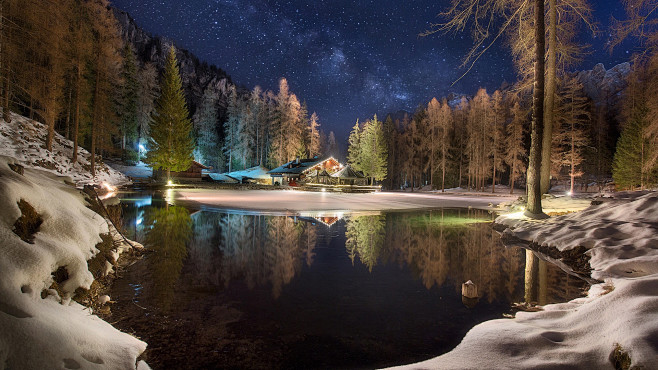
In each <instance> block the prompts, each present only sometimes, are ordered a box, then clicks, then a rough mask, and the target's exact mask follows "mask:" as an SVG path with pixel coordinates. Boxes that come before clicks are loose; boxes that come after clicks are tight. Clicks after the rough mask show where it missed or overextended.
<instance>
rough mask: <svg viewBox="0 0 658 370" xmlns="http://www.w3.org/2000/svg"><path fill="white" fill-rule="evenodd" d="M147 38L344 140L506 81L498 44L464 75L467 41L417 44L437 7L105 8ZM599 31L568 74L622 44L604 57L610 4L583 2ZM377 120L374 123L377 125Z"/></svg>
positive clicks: (247, 0)
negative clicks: (283, 82)
mask: <svg viewBox="0 0 658 370" xmlns="http://www.w3.org/2000/svg"><path fill="white" fill-rule="evenodd" d="M111 2H112V4H113V5H114V6H116V7H118V8H119V9H122V10H125V11H127V12H128V13H129V14H130V15H131V16H132V17H133V18H134V19H135V21H136V22H137V24H138V25H139V26H140V27H142V28H143V29H145V30H146V31H148V32H150V33H151V34H153V35H160V36H165V37H167V38H169V39H172V40H174V42H175V43H176V44H177V46H179V47H182V48H185V49H188V50H190V51H191V52H192V53H194V54H195V55H197V57H199V58H200V59H201V60H203V61H207V62H208V63H210V64H215V65H216V66H218V67H220V68H222V69H224V70H225V71H227V72H228V73H229V75H231V77H232V79H233V81H234V82H235V83H237V84H238V85H242V86H245V87H247V88H250V89H251V88H253V87H254V86H255V85H260V86H261V87H262V88H263V89H270V90H274V91H276V90H277V87H278V80H279V78H281V77H285V78H287V79H288V83H289V85H290V89H291V91H292V92H294V93H295V94H296V95H297V96H298V97H299V98H300V100H305V101H306V103H307V104H308V108H309V111H310V112H317V113H318V115H319V117H320V123H321V127H322V128H323V129H324V130H325V131H326V132H328V131H329V130H333V131H335V133H336V136H337V138H338V139H339V140H341V139H345V138H346V137H347V134H348V132H349V129H350V128H351V127H352V126H353V125H354V122H355V121H356V119H357V118H360V119H365V118H368V117H372V115H373V114H375V113H377V114H378V115H379V116H380V117H382V116H383V115H385V114H386V113H389V112H395V111H398V110H406V111H410V112H413V111H414V110H415V108H416V107H417V106H418V104H421V103H426V102H427V101H429V100H430V99H431V98H432V97H437V98H440V97H442V96H446V95H448V94H449V93H451V92H454V93H464V94H474V93H475V91H476V90H477V88H478V87H480V86H481V87H485V88H487V90H488V91H489V92H492V91H494V90H495V89H496V88H498V87H500V85H501V84H502V83H503V82H504V81H507V82H514V81H515V79H516V76H515V73H514V70H513V66H512V61H511V58H510V57H509V52H508V50H507V49H506V48H505V46H504V45H503V44H499V45H495V46H494V47H492V48H491V49H490V50H489V52H488V53H487V54H485V56H484V57H482V58H481V59H480V61H479V62H478V63H477V64H476V66H475V68H473V70H471V72H470V73H469V74H468V75H467V76H466V77H464V78H463V79H461V80H460V81H458V82H457V83H455V84H454V85H452V86H451V84H452V83H453V82H454V81H455V80H456V79H457V78H458V77H459V76H461V75H462V74H463V73H464V71H465V70H464V69H460V67H459V66H460V64H461V60H462V57H463V56H464V55H465V54H466V52H467V51H468V49H469V47H470V46H471V39H470V38H469V35H468V34H458V35H455V36H446V35H440V34H435V35H431V36H428V37H419V36H418V34H419V33H420V32H423V31H425V30H427V29H428V28H429V27H430V24H431V23H435V22H437V20H438V18H437V17H436V15H437V14H438V13H439V12H441V11H444V10H446V7H447V6H448V3H449V1H447V0H404V1H401V0H374V1H372V0H366V1H358V0H326V1H322V0H306V1H304V0H288V1H269V0H192V1H180V0H111ZM590 3H592V4H593V6H594V17H595V20H596V21H597V22H598V23H599V28H600V29H601V31H602V32H600V33H599V34H598V36H597V37H592V36H591V35H590V34H588V33H587V32H585V31H584V30H583V32H582V36H581V39H582V40H581V42H583V43H587V44H589V45H591V48H590V49H589V54H588V55H586V56H585V58H584V61H583V62H582V63H581V64H580V65H578V66H577V67H576V68H578V69H591V68H592V67H593V66H594V65H595V64H596V63H599V62H602V63H604V65H605V66H606V68H610V67H612V66H614V65H616V64H618V63H621V62H625V61H627V60H628V58H629V56H630V53H632V52H633V49H632V47H631V45H630V43H629V42H626V43H624V44H622V45H621V46H620V47H618V48H616V49H615V50H614V52H613V53H612V54H610V53H608V52H606V51H605V50H604V45H605V42H606V41H607V40H608V32H609V23H610V17H611V15H613V16H615V17H617V18H623V17H624V12H623V8H622V7H621V4H620V2H619V1H615V0H596V1H594V0H593V1H590ZM382 118H383V117H382Z"/></svg>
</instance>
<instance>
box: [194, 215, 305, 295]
mask: <svg viewBox="0 0 658 370" xmlns="http://www.w3.org/2000/svg"><path fill="white" fill-rule="evenodd" d="M195 216H197V215H195ZM194 229H195V237H194V240H193V241H192V245H191V247H190V264H192V265H193V266H194V267H193V274H192V280H194V281H195V282H196V284H199V285H212V286H224V287H227V286H228V285H229V284H230V283H231V281H234V280H237V279H239V280H243V281H244V282H245V283H246V284H247V287H248V288H249V289H253V288H255V287H257V286H263V285H268V284H271V286H272V295H273V296H274V297H278V296H279V295H280V294H281V290H282V288H283V286H285V285H286V284H288V283H290V281H291V280H292V279H293V278H294V277H295V276H296V275H297V274H298V273H299V271H300V270H301V266H302V264H303V262H305V263H306V265H308V266H311V264H312V263H313V259H314V256H315V252H314V249H315V246H316V243H317V226H316V225H313V224H311V223H307V222H301V221H299V220H298V219H297V218H291V217H284V216H264V215H245V214H234V213H233V214H232V213H214V212H200V213H199V214H198V217H195V225H194Z"/></svg>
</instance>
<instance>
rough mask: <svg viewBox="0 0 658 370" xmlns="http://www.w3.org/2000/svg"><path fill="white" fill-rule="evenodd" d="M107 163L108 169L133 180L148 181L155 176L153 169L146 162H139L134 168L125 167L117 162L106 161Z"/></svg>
mask: <svg viewBox="0 0 658 370" xmlns="http://www.w3.org/2000/svg"><path fill="white" fill-rule="evenodd" d="M105 163H106V164H107V166H108V167H110V168H113V169H115V170H117V171H119V172H121V173H123V174H124V175H126V176H128V177H131V178H133V179H147V178H150V177H152V176H153V169H152V168H151V167H149V166H148V165H146V163H144V162H139V163H137V164H136V165H134V166H129V165H125V164H123V163H120V162H115V161H105Z"/></svg>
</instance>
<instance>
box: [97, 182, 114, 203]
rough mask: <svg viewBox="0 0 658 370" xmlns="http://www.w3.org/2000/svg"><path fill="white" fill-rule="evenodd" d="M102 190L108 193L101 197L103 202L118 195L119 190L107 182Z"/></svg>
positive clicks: (102, 185) (103, 184) (102, 184)
mask: <svg viewBox="0 0 658 370" xmlns="http://www.w3.org/2000/svg"><path fill="white" fill-rule="evenodd" d="M101 188H102V189H104V190H105V191H106V193H105V194H103V195H100V196H99V198H100V199H101V200H105V199H108V198H112V197H113V196H115V195H116V191H117V188H116V187H114V186H112V185H110V184H108V183H107V182H103V183H101Z"/></svg>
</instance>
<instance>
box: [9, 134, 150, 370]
mask: <svg viewBox="0 0 658 370" xmlns="http://www.w3.org/2000/svg"><path fill="white" fill-rule="evenodd" d="M5 127H6V126H3V128H5ZM24 160H25V159H23V160H21V161H18V160H16V159H14V158H9V157H6V156H0V209H2V210H3V211H2V212H0V251H1V253H0V256H2V257H1V258H0V333H2V335H1V336H0V368H9V369H46V368H85V369H93V368H116V369H127V368H135V367H136V363H137V361H136V360H137V356H139V354H140V353H142V352H143V351H144V350H145V348H146V343H144V342H142V341H140V340H138V339H136V338H134V337H132V336H130V335H128V334H125V333H121V332H120V331H118V330H116V329H114V328H113V327H112V326H111V325H110V324H108V323H106V322H105V321H103V320H101V319H100V318H98V317H97V316H94V315H92V314H91V313H90V312H89V310H88V309H87V308H85V307H83V306H81V305H80V304H78V303H76V302H74V301H72V300H71V297H72V295H73V294H74V292H75V290H76V289H77V288H89V286H90V284H91V283H92V281H93V276H92V274H91V273H90V272H89V270H88V267H87V260H88V259H90V258H91V257H92V256H93V255H94V254H95V253H97V252H98V250H96V248H95V247H94V246H95V245H96V244H97V243H98V242H100V241H101V239H100V237H99V234H101V233H107V232H108V231H109V229H108V226H107V223H106V221H105V219H104V218H103V217H101V216H100V215H98V214H96V213H94V212H93V211H91V210H90V209H88V208H87V207H85V205H84V203H83V197H82V195H81V194H80V192H79V191H78V190H76V189H74V188H73V187H71V186H70V185H67V184H66V183H65V179H64V178H62V177H58V176H55V175H53V174H51V173H48V172H45V171H41V170H35V169H25V171H24V175H20V174H18V173H16V172H14V171H13V170H11V169H10V167H9V164H16V163H19V162H20V163H24ZM21 199H23V200H25V201H26V202H28V203H29V204H30V205H32V206H33V207H34V209H35V210H36V212H37V213H38V214H39V215H41V217H42V219H43V223H42V224H41V226H40V227H39V229H38V232H37V233H36V234H35V235H34V241H33V242H34V243H33V244H30V243H27V242H25V241H23V240H21V239H20V238H19V236H18V235H16V234H15V233H14V232H13V231H12V230H13V227H14V226H13V225H14V223H15V222H16V220H17V219H18V218H19V217H20V216H21V211H20V209H19V207H18V205H17V202H18V201H19V200H21ZM61 266H63V267H65V268H66V271H67V272H68V275H69V278H68V279H67V280H66V281H65V282H63V283H62V284H60V288H61V292H62V296H59V294H58V293H57V291H55V290H54V289H49V288H50V286H51V284H52V282H53V276H52V275H51V273H52V272H53V271H55V270H57V269H58V268H59V267H61ZM44 293H45V294H44ZM42 294H43V295H44V296H45V298H42Z"/></svg>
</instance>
